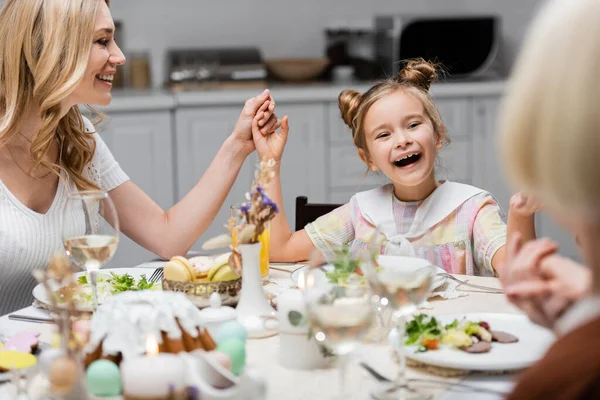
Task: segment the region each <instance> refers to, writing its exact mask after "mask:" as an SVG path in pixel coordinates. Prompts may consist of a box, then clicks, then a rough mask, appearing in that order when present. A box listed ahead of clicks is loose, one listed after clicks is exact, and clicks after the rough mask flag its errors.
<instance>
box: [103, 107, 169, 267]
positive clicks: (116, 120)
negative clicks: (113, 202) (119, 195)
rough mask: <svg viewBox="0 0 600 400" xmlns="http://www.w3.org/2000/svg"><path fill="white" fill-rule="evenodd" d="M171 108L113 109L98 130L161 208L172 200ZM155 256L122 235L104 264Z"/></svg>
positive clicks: (129, 264) (127, 263)
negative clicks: (110, 256) (162, 109)
mask: <svg viewBox="0 0 600 400" xmlns="http://www.w3.org/2000/svg"><path fill="white" fill-rule="evenodd" d="M171 118H172V116H171V112H170V111H169V110H164V111H157V112H134V113H123V114H119V113H114V114H110V115H108V116H107V117H106V118H105V119H104V121H103V122H102V123H101V125H100V126H99V128H98V130H99V133H100V136H101V137H102V139H103V140H104V141H105V142H106V145H107V146H108V148H109V149H110V150H111V152H112V154H113V156H114V157H115V159H116V160H117V162H118V163H119V164H120V166H121V168H122V169H123V171H125V173H126V174H127V175H128V176H129V178H131V180H132V181H133V182H134V183H135V184H136V185H138V186H139V187H140V188H141V189H142V190H143V191H144V192H146V194H148V196H150V197H151V198H152V199H153V200H154V201H155V202H156V203H157V204H158V205H159V206H161V207H162V208H163V209H168V208H170V207H171V206H172V205H173V203H174V191H175V185H174V175H173V146H172V143H173V135H172V132H171V129H172V128H171V126H172V121H171ZM154 257H156V255H154V254H153V253H151V252H150V251H148V250H145V249H144V248H142V247H141V246H139V245H137V244H136V243H134V242H133V241H132V240H130V239H129V238H127V237H126V236H125V235H121V238H120V240H119V247H118V249H117V252H116V253H115V256H114V257H113V259H112V260H111V261H110V263H109V264H107V267H113V268H115V267H132V266H134V265H136V264H139V263H141V262H144V261H147V260H149V259H152V258H154Z"/></svg>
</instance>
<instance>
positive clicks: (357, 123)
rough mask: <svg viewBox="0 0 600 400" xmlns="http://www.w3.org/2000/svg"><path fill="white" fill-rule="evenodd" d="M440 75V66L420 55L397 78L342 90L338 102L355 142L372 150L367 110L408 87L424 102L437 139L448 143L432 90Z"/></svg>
mask: <svg viewBox="0 0 600 400" xmlns="http://www.w3.org/2000/svg"><path fill="white" fill-rule="evenodd" d="M437 76H438V67H437V66H436V65H435V64H433V63H430V62H428V61H425V60H423V59H422V58H418V59H413V60H407V61H406V62H405V65H404V68H402V70H401V71H400V72H399V73H398V75H397V76H396V77H395V78H390V79H386V80H384V81H381V82H379V83H377V84H375V86H373V87H372V88H371V89H369V90H368V91H367V92H366V93H364V94H361V93H359V92H357V91H355V90H344V91H343V92H342V93H340V95H339V97H338V105H339V108H340V111H341V113H342V119H343V120H344V122H345V123H346V125H348V126H349V127H350V129H351V130H352V138H353V140H354V144H355V146H356V147H358V148H359V149H362V150H363V151H364V152H365V153H366V154H369V152H368V150H367V144H366V140H365V132H364V119H365V116H366V115H367V111H369V109H370V108H371V106H372V105H373V104H374V103H375V102H376V101H377V100H379V99H381V98H382V97H385V96H387V95H388V94H391V93H394V92H396V91H398V90H404V91H405V92H406V93H408V94H410V95H412V96H414V97H415V98H416V99H418V100H419V101H420V102H421V103H422V104H423V108H424V109H425V115H426V116H427V118H429V120H430V121H431V124H432V125H433V131H434V133H435V135H436V139H438V140H440V141H441V142H442V143H443V144H447V143H448V142H449V138H448V135H447V133H446V127H445V125H444V123H443V122H442V117H441V116H440V112H439V111H438V109H437V107H436V106H435V104H434V103H433V100H432V99H431V96H430V94H429V88H430V87H431V84H432V83H433V82H435V80H436V79H437Z"/></svg>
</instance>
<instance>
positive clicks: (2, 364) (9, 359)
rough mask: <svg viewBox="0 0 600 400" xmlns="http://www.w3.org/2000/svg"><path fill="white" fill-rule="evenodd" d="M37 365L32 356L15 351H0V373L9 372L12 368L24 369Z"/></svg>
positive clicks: (35, 359)
mask: <svg viewBox="0 0 600 400" xmlns="http://www.w3.org/2000/svg"><path fill="white" fill-rule="evenodd" d="M36 364H37V358H35V356H34V355H33V354H30V353H24V352H22V351H17V350H3V351H0V372H7V371H10V370H11V369H12V368H15V369H24V368H29V367H33V366H34V365H36Z"/></svg>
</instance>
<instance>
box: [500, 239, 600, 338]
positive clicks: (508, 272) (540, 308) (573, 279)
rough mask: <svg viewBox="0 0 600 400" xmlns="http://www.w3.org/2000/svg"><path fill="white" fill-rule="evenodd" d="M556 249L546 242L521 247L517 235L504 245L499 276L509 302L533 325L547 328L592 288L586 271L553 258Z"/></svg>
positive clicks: (560, 259)
mask: <svg viewBox="0 0 600 400" xmlns="http://www.w3.org/2000/svg"><path fill="white" fill-rule="evenodd" d="M557 249H558V246H557V245H556V243H554V242H552V241H550V240H548V239H540V240H534V241H529V242H527V243H526V244H525V245H522V243H521V238H520V237H519V236H518V235H517V236H515V237H514V238H513V240H512V241H511V242H510V243H508V245H507V254H506V264H505V266H504V273H503V274H502V276H501V280H502V283H503V285H504V287H505V290H506V295H507V297H508V299H509V300H510V301H511V302H512V303H513V304H515V305H516V306H517V307H519V308H520V309H521V310H523V311H524V312H525V313H526V314H527V315H528V316H529V318H530V319H531V320H532V321H533V322H535V323H537V324H539V325H542V326H545V327H548V328H553V327H554V325H555V323H556V321H557V320H558V318H560V316H561V315H562V314H563V312H564V311H565V310H566V309H567V308H568V307H570V306H571V304H572V303H573V302H575V301H577V300H578V299H579V298H580V297H581V296H583V295H584V294H585V293H586V292H587V291H588V290H589V287H590V285H591V276H590V274H589V271H588V270H587V268H585V267H583V266H581V265H579V264H577V263H575V262H573V261H571V260H569V259H567V258H565V257H562V256H560V255H558V254H556V250H557Z"/></svg>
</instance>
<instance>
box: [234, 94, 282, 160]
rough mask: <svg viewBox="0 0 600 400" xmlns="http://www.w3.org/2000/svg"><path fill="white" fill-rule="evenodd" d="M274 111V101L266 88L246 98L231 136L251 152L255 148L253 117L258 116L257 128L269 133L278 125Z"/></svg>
mask: <svg viewBox="0 0 600 400" xmlns="http://www.w3.org/2000/svg"><path fill="white" fill-rule="evenodd" d="M274 111H275V102H274V101H273V98H272V97H271V93H270V91H269V89H266V90H265V91H263V92H262V93H261V94H259V95H258V96H255V97H252V98H251V99H248V100H246V103H245V104H244V108H243V109H242V112H241V114H240V117H239V118H238V120H237V122H236V124H235V127H234V128H233V133H232V134H231V138H232V139H233V140H234V142H235V143H238V144H240V145H241V146H242V149H243V150H244V151H245V152H246V153H247V154H250V153H252V152H253V151H254V149H255V147H254V140H253V139H252V128H253V121H254V119H255V118H256V117H258V116H260V118H259V119H258V121H257V129H259V131H260V132H262V133H263V134H270V133H272V132H274V131H275V130H277V129H278V128H279V126H280V123H279V121H278V120H277V116H276V115H275V114H274Z"/></svg>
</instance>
